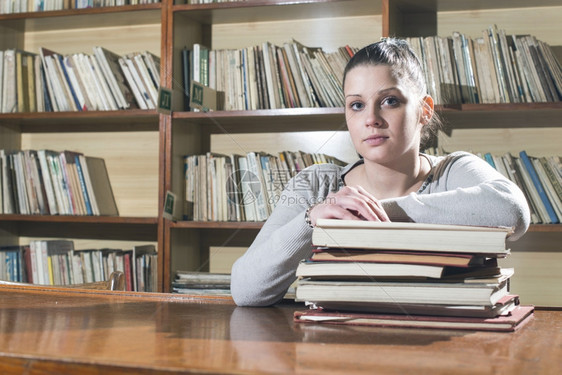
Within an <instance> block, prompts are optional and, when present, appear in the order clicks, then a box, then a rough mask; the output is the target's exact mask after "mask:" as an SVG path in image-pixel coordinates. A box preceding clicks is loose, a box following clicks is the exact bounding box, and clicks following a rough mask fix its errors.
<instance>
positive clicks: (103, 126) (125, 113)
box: [0, 109, 159, 133]
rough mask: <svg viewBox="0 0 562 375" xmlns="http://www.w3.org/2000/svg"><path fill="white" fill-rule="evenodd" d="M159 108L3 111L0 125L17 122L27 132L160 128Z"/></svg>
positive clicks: (144, 129)
mask: <svg viewBox="0 0 562 375" xmlns="http://www.w3.org/2000/svg"><path fill="white" fill-rule="evenodd" d="M158 119H159V114H158V113H157V112H156V110H142V109H128V110H121V111H83V112H33V113H3V114H0V124H10V125H17V126H19V129H20V131H21V132H24V133H50V132H111V131H157V130H158V128H159V124H158Z"/></svg>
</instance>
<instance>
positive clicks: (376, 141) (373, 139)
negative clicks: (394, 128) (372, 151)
mask: <svg viewBox="0 0 562 375" xmlns="http://www.w3.org/2000/svg"><path fill="white" fill-rule="evenodd" d="M387 139H388V137H385V136H383V135H372V136H369V137H367V138H365V139H364V140H363V142H364V143H366V144H368V145H370V146H378V145H380V144H383V143H384V142H385V141H386V140H387Z"/></svg>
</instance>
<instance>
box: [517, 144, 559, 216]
mask: <svg viewBox="0 0 562 375" xmlns="http://www.w3.org/2000/svg"><path fill="white" fill-rule="evenodd" d="M519 157H520V158H521V161H523V164H524V165H525V168H526V169H527V171H528V172H529V176H530V177H531V180H532V181H533V185H535V189H537V192H538V193H539V196H540V197H541V201H542V202H543V204H544V206H545V208H546V212H547V213H548V216H549V217H550V221H551V222H552V223H553V224H558V223H559V222H560V220H559V218H558V216H556V212H554V208H553V207H552V204H551V203H550V200H549V199H548V196H547V195H546V192H545V191H544V187H543V186H542V183H541V180H540V179H539V176H538V175H537V171H535V167H534V166H533V163H532V162H531V159H530V158H529V156H528V155H527V152H525V151H521V152H519Z"/></svg>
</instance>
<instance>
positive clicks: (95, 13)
mask: <svg viewBox="0 0 562 375" xmlns="http://www.w3.org/2000/svg"><path fill="white" fill-rule="evenodd" d="M161 10H162V3H154V4H142V5H123V6H114V7H99V8H85V9H63V10H50V11H45V12H23V13H11V14H0V22H2V24H3V25H4V24H10V25H11V26H12V27H14V26H17V25H19V26H25V30H26V31H33V32H35V31H45V30H49V29H51V28H52V24H53V21H55V22H56V23H57V24H58V27H56V28H57V29H60V28H65V27H67V24H68V27H71V28H75V27H76V26H78V27H91V25H95V26H96V27H99V26H100V24H101V25H103V26H119V25H123V24H124V20H133V19H134V21H131V22H126V23H131V24H135V25H139V24H145V23H159V22H160V19H161ZM70 25H72V26H70Z"/></svg>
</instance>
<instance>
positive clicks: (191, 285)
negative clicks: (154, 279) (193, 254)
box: [172, 271, 230, 296]
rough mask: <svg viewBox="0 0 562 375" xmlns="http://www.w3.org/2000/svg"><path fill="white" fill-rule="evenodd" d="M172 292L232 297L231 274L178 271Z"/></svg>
mask: <svg viewBox="0 0 562 375" xmlns="http://www.w3.org/2000/svg"><path fill="white" fill-rule="evenodd" d="M172 291H173V293H181V294H191V295H213V296H230V274H228V273H210V272H197V271H177V272H176V279H175V280H174V281H173V282H172Z"/></svg>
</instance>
